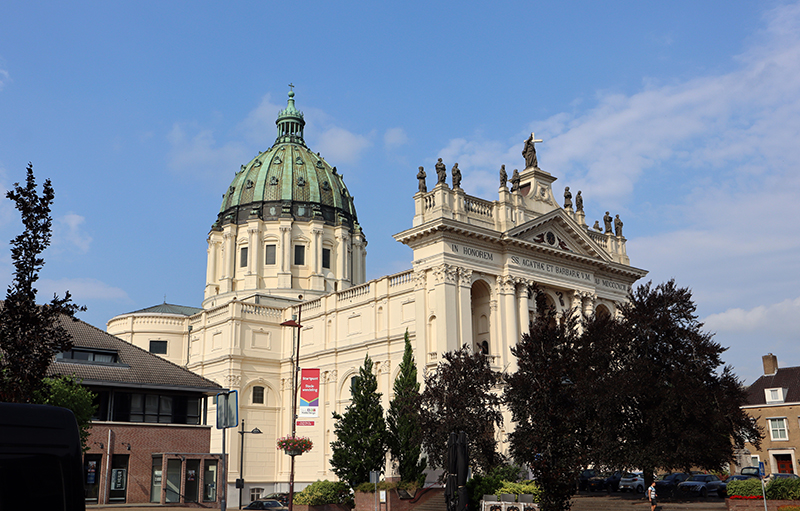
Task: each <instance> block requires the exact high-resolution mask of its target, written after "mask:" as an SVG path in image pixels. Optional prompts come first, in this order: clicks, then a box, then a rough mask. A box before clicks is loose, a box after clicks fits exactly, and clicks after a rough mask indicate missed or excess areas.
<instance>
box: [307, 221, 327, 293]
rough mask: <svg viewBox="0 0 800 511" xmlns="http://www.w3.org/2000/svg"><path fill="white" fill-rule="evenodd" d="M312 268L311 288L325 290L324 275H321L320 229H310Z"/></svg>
mask: <svg viewBox="0 0 800 511" xmlns="http://www.w3.org/2000/svg"><path fill="white" fill-rule="evenodd" d="M310 250H311V252H312V254H313V255H312V256H311V257H312V264H313V266H312V268H313V271H312V272H311V289H316V290H318V291H324V290H325V277H323V276H322V229H319V228H312V229H311V247H310Z"/></svg>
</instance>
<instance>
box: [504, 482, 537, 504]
mask: <svg viewBox="0 0 800 511" xmlns="http://www.w3.org/2000/svg"><path fill="white" fill-rule="evenodd" d="M497 493H511V494H513V495H523V494H526V493H530V494H531V495H533V501H534V502H539V496H540V495H541V493H542V489H541V488H539V486H538V485H537V484H536V483H535V482H534V481H522V482H519V483H512V482H509V481H503V485H502V486H501V487H500V488H498V490H497ZM517 500H519V497H517Z"/></svg>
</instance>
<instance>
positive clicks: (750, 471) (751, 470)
mask: <svg viewBox="0 0 800 511" xmlns="http://www.w3.org/2000/svg"><path fill="white" fill-rule="evenodd" d="M739 473H740V474H742V475H743V476H752V477H757V478H761V470H760V469H759V468H758V467H742V469H741V470H740V471H739Z"/></svg>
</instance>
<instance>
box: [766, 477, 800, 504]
mask: <svg viewBox="0 0 800 511" xmlns="http://www.w3.org/2000/svg"><path fill="white" fill-rule="evenodd" d="M767 500H800V479H774V480H772V481H770V483H769V485H767Z"/></svg>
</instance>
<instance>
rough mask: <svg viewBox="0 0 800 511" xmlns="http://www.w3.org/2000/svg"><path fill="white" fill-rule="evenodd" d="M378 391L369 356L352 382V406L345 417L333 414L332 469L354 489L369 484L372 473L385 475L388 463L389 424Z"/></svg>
mask: <svg viewBox="0 0 800 511" xmlns="http://www.w3.org/2000/svg"><path fill="white" fill-rule="evenodd" d="M377 389H378V380H377V378H375V374H374V373H373V372H372V359H370V358H369V355H367V356H366V357H365V358H364V365H363V366H362V367H361V368H360V369H359V371H358V376H356V377H355V378H354V379H353V383H352V401H351V403H350V404H349V405H348V406H347V408H346V409H345V412H344V414H338V413H336V412H333V418H334V419H335V420H336V425H335V426H334V432H335V433H336V440H334V441H333V442H331V451H332V453H331V467H332V469H333V473H334V474H336V475H337V476H338V477H339V479H341V480H343V481H347V483H348V484H349V485H350V486H352V487H355V486H357V485H359V484H360V483H365V482H368V481H369V473H370V471H371V470H376V471H379V472H383V469H384V465H385V462H386V450H387V448H388V445H387V432H386V421H385V420H384V417H383V406H381V394H380V393H379V392H378V391H377Z"/></svg>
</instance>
